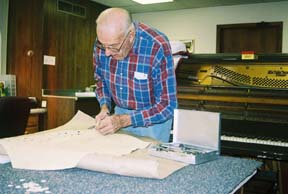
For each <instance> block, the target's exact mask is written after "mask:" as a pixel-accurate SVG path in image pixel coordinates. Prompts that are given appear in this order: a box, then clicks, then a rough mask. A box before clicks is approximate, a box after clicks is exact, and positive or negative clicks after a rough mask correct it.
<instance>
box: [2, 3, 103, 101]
mask: <svg viewBox="0 0 288 194" xmlns="http://www.w3.org/2000/svg"><path fill="white" fill-rule="evenodd" d="M66 1H67V2H72V3H77V4H79V5H81V6H83V7H85V8H86V17H77V16H74V15H70V14H67V13H63V12H59V11H57V0H25V1H20V0H10V1H9V28H8V59H7V61H8V62H7V63H8V65H7V73H8V74H15V75H16V79H17V95H19V96H35V97H37V99H41V89H42V88H43V89H72V88H73V89H74V88H76V89H78V88H79V89H80V88H81V89H84V88H85V87H86V86H88V85H91V84H94V79H93V67H92V66H93V65H92V46H93V42H94V40H95V37H96V32H95V19H96V18H97V16H98V15H99V13H100V12H101V11H102V10H104V9H106V8H107V7H105V6H103V5H100V4H97V3H95V2H92V1H89V0H70V1H69V0H66ZM30 50H31V51H33V54H32V55H31V56H28V51H30ZM43 55H51V56H55V57H56V65H55V66H47V65H44V66H43Z"/></svg>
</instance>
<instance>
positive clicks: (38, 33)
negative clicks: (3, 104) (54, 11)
mask: <svg viewBox="0 0 288 194" xmlns="http://www.w3.org/2000/svg"><path fill="white" fill-rule="evenodd" d="M43 2H44V1H43V0H25V1H19V0H10V1H9V24H8V59H7V61H8V62H7V64H8V65H7V72H8V74H15V75H16V83H17V95H18V96H35V97H37V98H40V97H41V88H42V83H41V80H42V65H41V63H42V45H43V41H42V34H43ZM29 51H30V55H29V54H28V52H29Z"/></svg>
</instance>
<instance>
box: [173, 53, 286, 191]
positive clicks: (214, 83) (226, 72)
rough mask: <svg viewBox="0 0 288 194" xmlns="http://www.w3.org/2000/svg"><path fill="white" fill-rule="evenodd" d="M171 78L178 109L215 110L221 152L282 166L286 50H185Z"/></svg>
mask: <svg viewBox="0 0 288 194" xmlns="http://www.w3.org/2000/svg"><path fill="white" fill-rule="evenodd" d="M176 78H177V88H178V102H179V107H180V108H186V109H195V110H204V111H212V112H220V113H221V153H222V154H226V155H236V156H242V157H253V158H257V159H264V160H265V161H267V160H271V161H278V162H279V164H280V163H281V164H284V167H285V168H286V170H287V168H288V167H287V166H288V165H287V162H288V54H258V55H255V56H254V59H252V60H245V59H242V56H241V54H191V55H189V56H188V58H185V59H182V60H181V61H180V63H179V64H178V66H177V68H176ZM277 165H278V163H277ZM279 168H280V167H279ZM281 168H282V167H281ZM287 172H288V170H287ZM287 172H284V173H285V176H286V177H287V176H288V174H287ZM279 173H280V174H281V173H283V172H279ZM281 180H283V179H281ZM284 180H285V179H284ZM285 181H287V178H286V180H285ZM281 184H282V185H283V183H281ZM286 189H287V188H286ZM284 190H285V189H283V188H282V190H281V192H283V191H284ZM286 191H288V189H287V190H286Z"/></svg>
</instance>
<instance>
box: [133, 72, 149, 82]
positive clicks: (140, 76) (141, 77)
mask: <svg viewBox="0 0 288 194" xmlns="http://www.w3.org/2000/svg"><path fill="white" fill-rule="evenodd" d="M134 77H135V78H136V79H138V80H145V79H147V77H148V75H147V74H146V73H142V72H135V73H134Z"/></svg>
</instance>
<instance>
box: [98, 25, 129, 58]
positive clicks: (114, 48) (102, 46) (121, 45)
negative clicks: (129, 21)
mask: <svg viewBox="0 0 288 194" xmlns="http://www.w3.org/2000/svg"><path fill="white" fill-rule="evenodd" d="M130 32H131V30H129V31H128V32H127V34H126V35H125V38H124V40H123V41H122V43H121V44H120V47H119V48H116V47H113V46H111V45H110V46H104V45H103V44H102V43H101V42H99V40H98V39H96V46H97V47H98V48H99V49H102V50H106V49H109V50H110V51H112V52H114V53H116V52H119V51H120V50H121V48H122V47H123V45H124V43H125V41H126V39H127V38H128V35H129V34H130Z"/></svg>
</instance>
